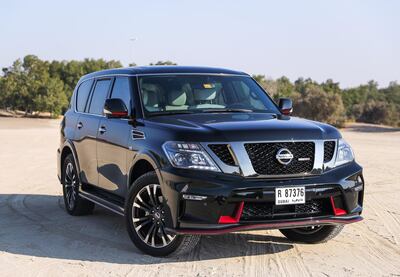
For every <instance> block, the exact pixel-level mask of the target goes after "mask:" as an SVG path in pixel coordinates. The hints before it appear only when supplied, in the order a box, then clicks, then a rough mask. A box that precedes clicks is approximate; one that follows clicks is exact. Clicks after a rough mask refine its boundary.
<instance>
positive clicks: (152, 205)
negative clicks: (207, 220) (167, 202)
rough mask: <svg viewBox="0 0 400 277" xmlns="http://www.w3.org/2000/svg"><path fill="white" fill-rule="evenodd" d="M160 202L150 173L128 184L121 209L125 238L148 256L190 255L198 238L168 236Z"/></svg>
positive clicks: (162, 204)
mask: <svg viewBox="0 0 400 277" xmlns="http://www.w3.org/2000/svg"><path fill="white" fill-rule="evenodd" d="M163 202H164V201H163V196H162V193H161V187H160V184H159V181H158V178H157V174H156V173H155V172H154V171H152V172H148V173H146V174H144V175H142V176H141V177H139V178H138V179H137V180H136V181H135V182H134V183H133V184H132V186H131V189H130V191H129V195H128V199H127V201H126V205H125V219H126V226H127V229H128V234H129V237H130V238H131V240H132V242H133V243H134V244H135V246H136V247H137V248H139V249H140V250H141V251H143V252H144V253H146V254H149V255H151V256H156V257H165V256H169V255H170V256H172V255H173V256H179V255H182V254H185V253H188V252H190V251H191V250H192V249H193V248H194V247H195V246H196V245H197V243H198V242H199V240H200V236H198V235H173V234H168V233H167V232H166V230H165V222H167V221H170V219H171V218H168V217H171V215H170V213H169V212H168V209H164V208H165V206H164V203H163ZM139 206H140V207H139Z"/></svg>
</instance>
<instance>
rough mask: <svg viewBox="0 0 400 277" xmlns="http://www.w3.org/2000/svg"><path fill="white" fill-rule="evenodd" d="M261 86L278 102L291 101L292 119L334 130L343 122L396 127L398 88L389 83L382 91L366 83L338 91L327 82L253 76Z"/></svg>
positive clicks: (399, 123) (399, 112)
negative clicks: (317, 123) (284, 99)
mask: <svg viewBox="0 0 400 277" xmlns="http://www.w3.org/2000/svg"><path fill="white" fill-rule="evenodd" d="M253 77H254V79H256V80H257V81H258V82H259V83H260V85H261V86H263V87H264V88H265V89H266V90H267V91H268V92H269V93H270V95H271V96H272V97H273V98H274V99H275V100H278V99H279V98H280V97H289V98H291V99H292V100H293V108H294V115H296V116H300V117H304V118H309V119H313V120H317V121H323V122H327V123H329V124H333V125H335V126H343V124H344V122H345V121H358V122H368V123H375V124H385V125H391V126H396V127H397V126H400V85H399V84H397V83H396V82H391V83H390V84H389V86H388V87H386V88H378V83H377V82H375V81H369V82H368V84H365V85H360V86H358V87H354V88H349V89H341V88H340V87H339V83H336V82H334V81H332V80H331V79H328V80H327V81H325V82H322V83H318V82H316V81H313V80H311V79H303V78H299V79H297V80H296V81H295V82H294V83H292V82H290V80H289V79H288V78H286V77H281V78H279V79H276V80H272V79H266V78H265V76H264V75H254V76H253Z"/></svg>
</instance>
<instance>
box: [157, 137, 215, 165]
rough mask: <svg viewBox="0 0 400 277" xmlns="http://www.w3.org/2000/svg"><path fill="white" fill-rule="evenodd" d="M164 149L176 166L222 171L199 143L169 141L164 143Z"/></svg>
mask: <svg viewBox="0 0 400 277" xmlns="http://www.w3.org/2000/svg"><path fill="white" fill-rule="evenodd" d="M163 149H164V152H165V154H166V155H167V157H168V160H169V161H170V162H171V164H172V165H173V166H174V167H178V168H191V169H199V170H211V171H220V170H219V168H218V166H217V165H216V164H215V163H214V161H213V160H212V159H211V158H210V156H209V155H208V154H207V153H206V152H205V151H204V150H203V148H202V147H201V145H200V144H198V143H185V142H174V141H169V142H166V143H164V145H163Z"/></svg>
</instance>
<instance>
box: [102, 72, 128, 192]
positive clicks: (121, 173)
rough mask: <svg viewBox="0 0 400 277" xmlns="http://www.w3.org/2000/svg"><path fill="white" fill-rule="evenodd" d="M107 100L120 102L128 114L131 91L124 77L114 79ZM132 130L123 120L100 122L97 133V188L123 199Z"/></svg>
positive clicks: (125, 120)
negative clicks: (111, 99) (117, 99)
mask: <svg viewBox="0 0 400 277" xmlns="http://www.w3.org/2000/svg"><path fill="white" fill-rule="evenodd" d="M110 98H120V99H122V100H123V101H124V103H125V105H126V107H127V108H128V111H129V113H128V114H131V111H132V103H133V101H132V100H133V99H132V89H131V83H130V79H129V78H128V77H116V78H115V81H114V84H113V88H112V92H111V96H110ZM131 130H132V126H131V125H129V123H128V120H127V119H121V118H106V117H104V118H102V119H101V122H100V127H99V133H98V140H97V141H98V143H97V162H98V172H99V187H101V188H102V189H105V190H107V191H108V192H112V193H114V194H116V195H119V196H125V193H126V189H127V182H128V169H127V153H128V151H129V150H128V142H129V139H130V133H131Z"/></svg>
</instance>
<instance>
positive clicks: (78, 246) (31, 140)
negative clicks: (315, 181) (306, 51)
mask: <svg viewBox="0 0 400 277" xmlns="http://www.w3.org/2000/svg"><path fill="white" fill-rule="evenodd" d="M343 135H344V137H345V138H346V139H347V140H348V141H349V142H350V143H351V144H352V145H353V147H354V149H355V152H356V158H357V160H358V161H359V162H360V163H361V164H362V165H363V166H364V169H365V178H366V181H367V184H366V195H365V212H364V217H365V220H364V221H362V222H360V223H356V224H352V225H348V226H346V227H345V228H344V231H343V232H342V233H341V235H339V236H338V237H337V238H335V239H334V240H332V241H330V242H328V243H325V244H320V245H305V244H293V243H291V242H289V241H288V240H286V239H285V238H284V237H283V236H282V235H281V234H280V233H279V232H278V231H253V232H244V233H235V234H228V235H221V236H209V237H204V238H202V240H201V242H200V244H199V246H198V247H197V248H196V249H195V251H194V252H193V253H191V254H189V255H187V256H185V257H181V258H168V259H162V258H153V257H149V256H146V255H143V254H141V253H140V252H139V251H138V250H137V249H136V248H135V247H134V246H133V245H132V244H131V242H130V240H129V238H128V235H127V233H126V232H125V226H124V220H123V218H122V217H119V216H116V215H114V214H112V213H110V212H108V211H107V210H104V209H101V208H96V210H95V213H94V215H91V216H85V217H71V216H68V215H67V214H66V212H65V211H64V209H63V204H62V201H61V197H60V195H61V186H60V185H59V183H58V180H57V177H56V149H57V146H58V121H55V120H39V119H9V118H7V119H6V118H0V276H21V275H23V276H56V275H57V276H58V275H70V276H87V275H91V276H94V275H95V276H103V275H116V276H120V275H123V276H155V275H160V276H168V275H173V276H211V275H217V276H221V275H228V276H244V275H246V276H253V275H256V276H267V275H284V276H302V275H313V276H400V165H399V164H400V132H399V131H395V130H393V129H390V128H375V127H373V126H370V125H353V128H350V129H346V130H345V131H343Z"/></svg>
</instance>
